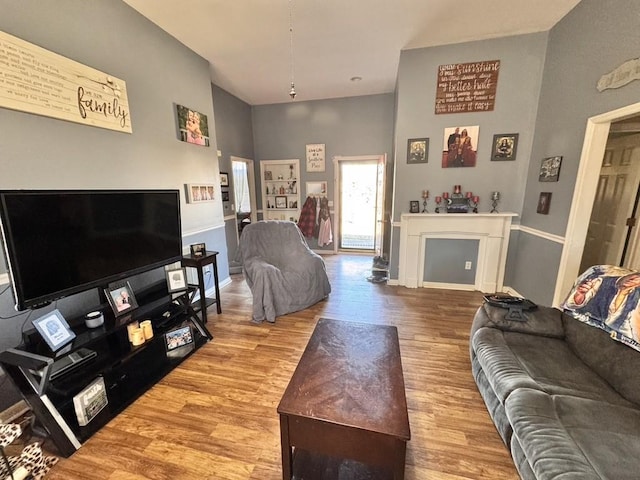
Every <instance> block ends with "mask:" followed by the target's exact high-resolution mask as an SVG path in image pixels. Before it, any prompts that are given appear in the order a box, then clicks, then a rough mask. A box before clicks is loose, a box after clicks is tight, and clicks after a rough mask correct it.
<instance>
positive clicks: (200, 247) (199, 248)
mask: <svg viewBox="0 0 640 480" xmlns="http://www.w3.org/2000/svg"><path fill="white" fill-rule="evenodd" d="M189 250H190V251H191V255H192V256H193V257H202V256H203V255H204V254H205V253H206V252H207V246H206V245H205V244H204V243H193V244H191V245H189Z"/></svg>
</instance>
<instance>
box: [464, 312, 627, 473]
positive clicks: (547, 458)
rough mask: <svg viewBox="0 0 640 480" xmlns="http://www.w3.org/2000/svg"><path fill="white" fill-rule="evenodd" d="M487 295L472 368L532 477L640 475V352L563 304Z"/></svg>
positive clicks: (475, 330) (477, 321) (475, 331)
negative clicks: (516, 312)
mask: <svg viewBox="0 0 640 480" xmlns="http://www.w3.org/2000/svg"><path fill="white" fill-rule="evenodd" d="M506 313H507V310H505V309H502V308H499V307H494V306H491V305H489V304H488V303H485V304H484V305H483V306H481V307H480V309H479V310H478V311H477V313H476V316H475V318H474V321H473V325H472V328H471V340H470V350H471V360H472V368H473V375H474V378H475V380H476V383H477V385H478V389H479V390H480V393H481V395H482V398H483V399H484V401H485V403H486V405H487V408H488V410H489V413H490V415H491V418H492V419H493V422H494V423H495V425H496V428H497V430H498V432H499V433H500V436H501V437H502V439H503V441H504V442H505V444H506V445H507V447H508V448H510V451H511V455H512V457H513V460H514V463H515V464H516V467H517V469H518V472H519V473H520V476H521V477H522V478H523V479H525V480H529V479H540V480H574V479H575V480H578V479H579V480H591V479H610V480H624V479H640V352H638V351H636V350H634V349H632V348H630V347H629V346H627V345H624V344H622V343H619V342H616V341H614V340H612V339H611V338H610V336H609V334H608V333H607V332H606V331H604V330H602V329H599V328H595V327H593V326H590V325H587V324H586V323H583V322H580V321H578V320H576V319H574V318H573V317H572V316H569V315H568V314H567V313H564V312H562V311H560V310H558V309H554V308H549V307H539V308H538V309H536V310H532V311H529V312H525V313H524V315H525V318H526V321H524V322H519V321H510V320H506V319H505V314H506Z"/></svg>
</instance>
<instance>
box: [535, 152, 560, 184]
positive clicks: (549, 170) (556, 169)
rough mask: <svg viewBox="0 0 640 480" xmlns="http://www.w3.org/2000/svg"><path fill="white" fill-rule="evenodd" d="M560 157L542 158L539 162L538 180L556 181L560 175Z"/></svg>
mask: <svg viewBox="0 0 640 480" xmlns="http://www.w3.org/2000/svg"><path fill="white" fill-rule="evenodd" d="M561 165H562V157H547V158H543V159H542V163H541V164H540V176H539V177H538V181H539V182H557V181H558V178H559V177H560V166H561Z"/></svg>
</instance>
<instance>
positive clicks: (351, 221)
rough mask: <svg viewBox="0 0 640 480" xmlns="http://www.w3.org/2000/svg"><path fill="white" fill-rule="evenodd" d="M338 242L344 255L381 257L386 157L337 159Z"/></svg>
mask: <svg viewBox="0 0 640 480" xmlns="http://www.w3.org/2000/svg"><path fill="white" fill-rule="evenodd" d="M336 162H337V168H336V169H335V171H336V177H337V178H336V185H337V186H338V188H337V194H336V197H337V203H338V222H337V223H338V235H337V237H338V242H337V246H338V248H339V249H340V250H341V251H348V252H363V253H371V254H374V253H375V254H376V255H378V256H379V255H380V254H381V252H382V238H383V234H384V232H383V229H384V223H383V221H382V220H383V209H384V184H385V182H384V176H385V161H384V155H382V156H364V157H336Z"/></svg>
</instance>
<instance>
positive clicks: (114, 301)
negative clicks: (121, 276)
mask: <svg viewBox="0 0 640 480" xmlns="http://www.w3.org/2000/svg"><path fill="white" fill-rule="evenodd" d="M104 293H105V295H106V297H107V300H108V301H109V305H111V308H112V309H113V313H114V314H115V316H116V317H119V316H121V315H124V314H125V313H127V312H130V311H131V310H134V309H136V308H138V302H137V301H136V297H135V296H134V295H133V290H132V288H131V285H130V284H129V282H118V283H110V284H109V286H108V287H107V288H106V289H105V291H104Z"/></svg>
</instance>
